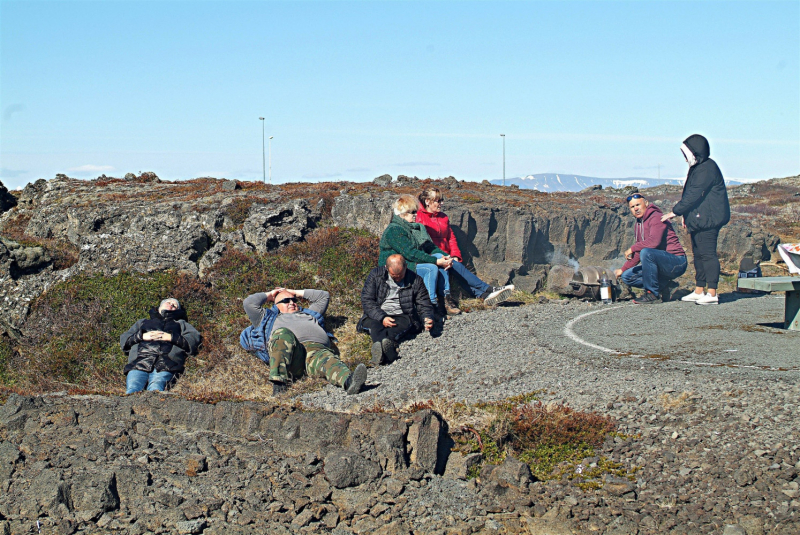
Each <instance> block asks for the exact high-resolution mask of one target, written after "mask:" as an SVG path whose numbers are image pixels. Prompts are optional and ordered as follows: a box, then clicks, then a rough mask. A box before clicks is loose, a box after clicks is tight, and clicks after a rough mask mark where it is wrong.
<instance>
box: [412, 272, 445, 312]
mask: <svg viewBox="0 0 800 535" xmlns="http://www.w3.org/2000/svg"><path fill="white" fill-rule="evenodd" d="M416 273H417V275H419V276H420V277H422V281H423V282H424V283H425V289H426V290H428V294H429V295H430V298H431V303H432V304H434V305H435V304H436V279H437V278H438V277H439V267H438V266H437V265H435V264H417V269H416Z"/></svg>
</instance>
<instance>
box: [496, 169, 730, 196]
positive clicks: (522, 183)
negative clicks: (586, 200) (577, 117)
mask: <svg viewBox="0 0 800 535" xmlns="http://www.w3.org/2000/svg"><path fill="white" fill-rule="evenodd" d="M684 180H685V179H684V178H661V179H658V178H640V177H629V178H596V177H591V176H581V175H566V174H561V173H540V174H535V175H528V176H525V177H513V178H506V186H510V185H511V184H516V185H517V186H519V187H520V188H522V189H535V190H538V191H545V192H552V191H580V190H582V189H585V188H588V187H589V186H594V185H598V184H599V185H601V186H603V188H616V189H620V188H624V187H626V186H636V187H637V188H641V189H644V188H652V187H655V186H661V185H664V184H667V185H674V186H682V185H683V181H684ZM491 183H492V184H498V185H499V184H502V183H503V180H502V179H497V180H492V181H491ZM725 183H726V184H727V185H728V186H735V185H737V184H742V179H736V180H726V181H725Z"/></svg>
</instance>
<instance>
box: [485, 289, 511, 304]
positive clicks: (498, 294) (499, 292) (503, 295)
mask: <svg viewBox="0 0 800 535" xmlns="http://www.w3.org/2000/svg"><path fill="white" fill-rule="evenodd" d="M513 291H514V285H513V284H509V285H508V286H493V287H492V289H491V290H488V291H486V292H484V293H483V295H481V299H483V303H484V304H485V305H486V306H490V307H493V306H495V305H499V304H500V303H502V302H503V301H505V300H507V299H508V298H509V297H511V292H513Z"/></svg>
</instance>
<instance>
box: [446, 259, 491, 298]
mask: <svg viewBox="0 0 800 535" xmlns="http://www.w3.org/2000/svg"><path fill="white" fill-rule="evenodd" d="M450 269H451V270H452V271H453V272H454V273H455V274H456V275H458V276H459V277H461V279H462V280H463V281H464V282H465V283H466V284H467V286H469V291H470V292H472V295H474V296H475V297H480V296H481V295H483V294H484V293H486V292H488V291H490V290H491V289H492V287H491V285H489V284H486V283H485V282H483V281H482V280H481V279H479V278H478V276H477V275H475V274H474V273H473V272H471V271H470V270H469V269H467V266H465V265H464V264H462V263H461V262H456V261H453V267H452V268H450Z"/></svg>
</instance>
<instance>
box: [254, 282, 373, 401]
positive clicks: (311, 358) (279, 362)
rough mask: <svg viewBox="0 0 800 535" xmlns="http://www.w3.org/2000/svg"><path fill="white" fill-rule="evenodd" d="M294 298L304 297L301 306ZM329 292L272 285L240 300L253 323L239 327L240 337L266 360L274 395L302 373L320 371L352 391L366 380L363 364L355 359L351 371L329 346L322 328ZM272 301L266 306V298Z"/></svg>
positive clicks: (336, 383)
mask: <svg viewBox="0 0 800 535" xmlns="http://www.w3.org/2000/svg"><path fill="white" fill-rule="evenodd" d="M298 298H304V299H307V300H308V302H309V307H308V308H300V306H299V305H298V303H297V301H298ZM329 300H330V294H329V293H328V292H326V291H323V290H289V289H286V288H275V289H274V290H272V291H270V292H266V293H264V292H261V293H255V294H253V295H250V296H248V297H247V299H245V300H244V311H245V312H246V313H247V317H248V318H250V323H252V324H253V326H252V327H248V328H247V329H245V330H244V331H242V334H241V336H240V337H239V343H240V344H241V345H242V347H243V348H244V349H245V350H247V351H252V352H255V353H256V355H258V357H259V358H260V359H261V360H263V361H264V362H266V363H267V364H269V380H270V381H271V382H272V393H273V395H277V394H280V393H281V392H284V391H286V390H287V389H288V388H289V385H290V384H291V382H292V381H294V380H296V379H299V378H300V377H302V376H303V375H304V374H306V373H307V374H308V375H310V376H312V377H313V376H316V377H324V378H325V379H327V380H328V382H330V383H331V384H333V385H336V386H340V387H342V388H344V389H345V391H346V392H347V393H348V394H357V393H358V392H359V391H361V387H362V386H364V382H365V381H366V380H367V367H366V366H364V365H363V364H359V365H358V366H357V367H356V369H355V370H354V371H353V372H351V371H350V368H348V367H347V365H345V364H344V363H343V362H342V361H341V360H339V358H338V357H337V356H336V354H335V353H334V351H333V349H332V347H331V338H333V335H332V334H330V333H328V332H327V331H325V319H324V317H323V315H324V314H325V311H326V310H327V308H328V302H329ZM271 302H274V305H273V306H272V307H270V308H266V305H267V304H268V303H271Z"/></svg>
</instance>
